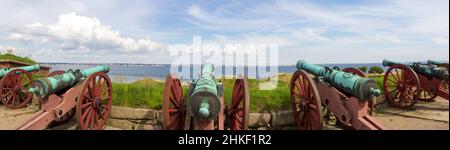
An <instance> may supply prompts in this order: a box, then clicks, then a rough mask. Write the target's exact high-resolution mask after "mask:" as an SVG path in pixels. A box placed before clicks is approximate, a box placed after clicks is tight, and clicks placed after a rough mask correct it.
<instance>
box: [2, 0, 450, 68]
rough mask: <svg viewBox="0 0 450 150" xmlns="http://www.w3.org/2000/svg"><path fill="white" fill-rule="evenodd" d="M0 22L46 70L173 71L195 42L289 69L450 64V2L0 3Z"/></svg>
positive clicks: (12, 45) (18, 47) (5, 36)
mask: <svg viewBox="0 0 450 150" xmlns="http://www.w3.org/2000/svg"><path fill="white" fill-rule="evenodd" d="M0 18H2V19H1V20H0V51H1V52H2V53H4V52H5V50H6V49H13V50H14V52H13V53H14V54H16V55H20V56H27V57H31V58H32V59H35V60H37V61H39V62H69V63H145V64H170V63H172V62H173V61H174V59H176V58H177V55H173V54H174V53H180V52H181V54H185V53H184V52H186V53H189V50H191V49H192V44H193V39H194V37H195V36H198V37H201V41H202V44H204V45H203V47H202V48H203V50H212V51H214V50H216V49H220V50H223V51H225V52H227V51H229V52H240V51H242V49H239V48H236V47H235V48H225V47H226V45H227V44H230V43H231V44H244V45H245V44H263V45H270V44H272V45H277V47H278V64H280V65H290V64H294V63H295V62H296V61H297V60H299V59H303V60H307V61H309V62H312V63H380V62H381V61H382V60H383V59H392V60H395V61H426V60H427V59H436V60H446V61H448V60H449V1H448V0H376V1H373V0H370V1H369V0H367V1H366V0H341V1H334V0H314V1H312V0H292V1H291V0H267V1H258V0H249V1H238V0H216V1H208V0H193V1H183V0H165V1H157V0H154V1H141V0H135V1H129V0H80V1H74V0H39V1H38V0H27V1H25V0H0ZM214 46H216V47H214ZM217 46H218V47H217ZM255 52H256V53H259V51H253V53H245V54H246V55H255Z"/></svg>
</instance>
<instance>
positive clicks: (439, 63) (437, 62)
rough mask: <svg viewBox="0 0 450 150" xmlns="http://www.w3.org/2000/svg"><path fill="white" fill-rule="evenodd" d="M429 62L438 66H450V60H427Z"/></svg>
mask: <svg viewBox="0 0 450 150" xmlns="http://www.w3.org/2000/svg"><path fill="white" fill-rule="evenodd" d="M427 63H428V64H430V65H436V66H439V67H444V68H447V67H448V61H438V60H427Z"/></svg>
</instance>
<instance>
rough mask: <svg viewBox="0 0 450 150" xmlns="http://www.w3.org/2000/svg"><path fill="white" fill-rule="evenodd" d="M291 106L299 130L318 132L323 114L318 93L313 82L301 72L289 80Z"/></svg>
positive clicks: (297, 72)
mask: <svg viewBox="0 0 450 150" xmlns="http://www.w3.org/2000/svg"><path fill="white" fill-rule="evenodd" d="M290 88H291V106H292V112H293V114H294V120H295V123H296V124H297V126H298V128H299V129H300V130H320V129H322V126H323V124H322V123H323V118H322V117H323V112H322V110H321V107H322V104H321V101H320V96H319V92H318V91H317V87H316V85H315V83H314V81H313V80H312V79H311V77H310V76H308V74H307V73H306V72H305V71H303V70H300V71H296V72H295V73H294V75H292V79H291V84H290Z"/></svg>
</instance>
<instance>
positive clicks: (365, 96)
mask: <svg viewBox="0 0 450 150" xmlns="http://www.w3.org/2000/svg"><path fill="white" fill-rule="evenodd" d="M297 69H298V70H305V71H306V72H308V73H310V74H313V75H315V76H317V77H320V78H323V79H324V80H325V81H326V82H328V83H330V84H331V85H332V86H334V87H335V88H337V89H339V90H341V91H343V92H344V93H347V94H350V95H352V96H355V97H357V98H358V99H359V100H362V101H366V100H370V99H371V98H372V97H373V96H379V95H380V94H381V92H380V90H379V89H378V88H377V87H376V83H375V80H373V79H371V78H364V77H360V76H358V75H353V74H351V73H347V72H343V71H340V70H336V69H331V68H328V67H321V66H318V65H314V64H310V63H307V62H305V61H303V60H299V61H298V62H297Z"/></svg>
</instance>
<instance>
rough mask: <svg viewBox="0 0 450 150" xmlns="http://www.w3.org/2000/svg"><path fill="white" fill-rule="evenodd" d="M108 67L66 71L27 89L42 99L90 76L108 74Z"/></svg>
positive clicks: (36, 82) (37, 82) (41, 80)
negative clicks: (99, 73)
mask: <svg viewBox="0 0 450 150" xmlns="http://www.w3.org/2000/svg"><path fill="white" fill-rule="evenodd" d="M109 69H110V67H109V66H106V65H103V66H97V67H93V68H89V69H84V70H79V69H77V70H75V71H68V72H66V73H64V74H60V75H56V76H52V77H47V78H44V79H40V80H37V81H35V85H34V86H33V87H32V88H30V89H29V92H30V93H35V94H36V95H37V96H38V97H40V98H44V97H47V96H49V95H51V94H55V93H58V92H61V91H64V90H66V89H69V88H71V87H73V86H74V85H75V84H77V83H79V82H80V81H83V80H84V79H86V78H87V77H88V76H90V75H91V74H94V73H97V72H105V73H107V72H109Z"/></svg>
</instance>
